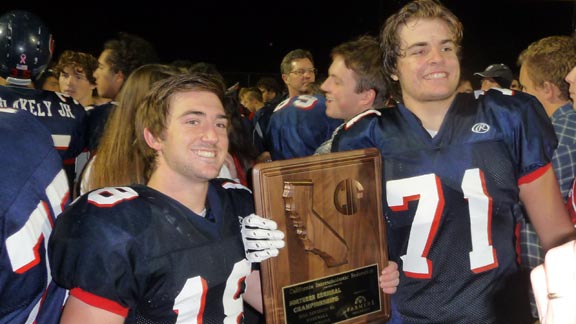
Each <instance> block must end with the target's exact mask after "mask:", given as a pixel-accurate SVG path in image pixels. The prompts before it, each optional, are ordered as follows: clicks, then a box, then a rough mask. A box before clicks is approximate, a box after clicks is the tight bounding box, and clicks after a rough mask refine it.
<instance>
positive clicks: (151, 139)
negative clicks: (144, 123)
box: [144, 128, 162, 151]
mask: <svg viewBox="0 0 576 324" xmlns="http://www.w3.org/2000/svg"><path fill="white" fill-rule="evenodd" d="M144 140H145V141H146V144H148V146H150V148H152V149H154V150H156V151H159V150H160V149H161V148H162V140H160V139H159V138H157V137H156V136H154V134H152V132H150V130H149V129H148V128H144Z"/></svg>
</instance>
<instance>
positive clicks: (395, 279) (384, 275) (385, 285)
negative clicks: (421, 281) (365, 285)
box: [378, 261, 400, 295]
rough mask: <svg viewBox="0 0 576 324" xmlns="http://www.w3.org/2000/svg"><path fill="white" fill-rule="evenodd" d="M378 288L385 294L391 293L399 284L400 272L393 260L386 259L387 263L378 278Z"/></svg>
mask: <svg viewBox="0 0 576 324" xmlns="http://www.w3.org/2000/svg"><path fill="white" fill-rule="evenodd" d="M378 281H379V282H380V288H382V292H384V293H385V294H389V295H390V294H393V293H395V292H396V289H397V288H398V284H400V272H399V271H398V264H397V263H396V262H394V261H388V265H387V266H386V267H385V268H384V269H383V270H382V272H381V273H380V277H379V278H378Z"/></svg>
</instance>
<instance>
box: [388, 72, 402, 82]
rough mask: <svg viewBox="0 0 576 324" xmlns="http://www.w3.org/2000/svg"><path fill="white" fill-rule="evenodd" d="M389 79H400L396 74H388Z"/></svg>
mask: <svg viewBox="0 0 576 324" xmlns="http://www.w3.org/2000/svg"><path fill="white" fill-rule="evenodd" d="M390 79H392V80H394V81H398V80H400V79H399V78H398V76H397V75H396V74H390Z"/></svg>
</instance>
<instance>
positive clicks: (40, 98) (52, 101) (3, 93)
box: [0, 86, 86, 164]
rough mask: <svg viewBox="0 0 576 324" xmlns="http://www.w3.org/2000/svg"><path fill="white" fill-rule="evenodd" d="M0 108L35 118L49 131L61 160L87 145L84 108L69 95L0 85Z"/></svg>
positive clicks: (72, 155) (70, 156) (71, 157)
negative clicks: (11, 109)
mask: <svg viewBox="0 0 576 324" xmlns="http://www.w3.org/2000/svg"><path fill="white" fill-rule="evenodd" d="M0 107H2V108H4V107H10V108H15V109H20V110H26V111H28V112H30V113H31V114H33V115H34V116H36V117H38V119H39V120H40V121H41V122H42V123H43V124H44V126H46V128H48V130H49V131H50V133H51V134H52V139H53V141H54V146H55V147H56V149H57V150H58V152H59V153H60V156H61V157H62V160H64V161H66V160H70V159H72V160H73V159H74V158H76V156H78V154H80V153H81V152H82V150H83V149H84V147H85V146H86V143H85V136H86V135H85V133H86V111H85V110H84V107H82V105H81V104H80V103H78V102H77V101H76V100H74V99H72V97H70V96H68V95H65V94H62V93H58V92H52V91H44V90H35V89H29V88H21V87H8V86H0ZM72 164H73V163H72Z"/></svg>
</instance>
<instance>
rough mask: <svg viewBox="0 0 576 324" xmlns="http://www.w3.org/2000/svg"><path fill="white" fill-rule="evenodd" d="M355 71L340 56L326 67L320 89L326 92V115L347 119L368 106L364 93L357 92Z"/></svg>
mask: <svg viewBox="0 0 576 324" xmlns="http://www.w3.org/2000/svg"><path fill="white" fill-rule="evenodd" d="M355 74H356V73H355V72H354V71H353V70H352V69H349V68H348V67H346V64H345V63H344V59H343V58H342V56H336V57H334V60H333V61H332V64H331V65H330V68H329V69H328V78H326V80H325V81H324V83H322V87H321V89H322V90H323V91H325V92H326V115H328V117H332V118H337V119H344V120H346V121H347V120H349V119H350V118H352V117H354V116H356V115H357V114H359V113H361V112H362V111H364V110H366V109H368V108H370V107H369V106H368V105H367V102H365V101H366V100H364V99H365V95H364V93H357V92H356V88H357V85H358V82H357V80H356V77H355Z"/></svg>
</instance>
